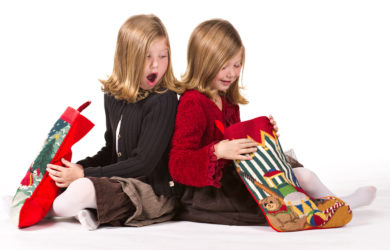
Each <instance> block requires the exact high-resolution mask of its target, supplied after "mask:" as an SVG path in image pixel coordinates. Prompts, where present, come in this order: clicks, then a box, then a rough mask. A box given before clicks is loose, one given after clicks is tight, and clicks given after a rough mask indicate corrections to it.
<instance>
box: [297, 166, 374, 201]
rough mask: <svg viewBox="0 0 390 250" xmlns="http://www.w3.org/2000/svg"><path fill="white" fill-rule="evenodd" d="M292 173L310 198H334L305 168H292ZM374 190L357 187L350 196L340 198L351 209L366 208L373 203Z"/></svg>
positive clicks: (372, 187) (314, 175) (366, 187)
mask: <svg viewBox="0 0 390 250" xmlns="http://www.w3.org/2000/svg"><path fill="white" fill-rule="evenodd" d="M293 172H294V174H295V176H296V177H297V179H298V182H299V184H300V185H301V187H302V189H303V190H305V192H306V193H307V194H308V195H309V196H311V197H312V198H321V197H324V196H335V195H334V194H333V193H332V191H330V190H329V189H328V188H327V187H326V186H325V185H324V184H323V183H322V182H321V180H320V179H319V178H318V176H317V175H316V174H315V173H314V172H312V171H310V170H309V169H307V168H294V169H293ZM375 195H376V188H375V187H374V186H363V187H359V188H358V189H356V190H355V192H353V193H352V194H350V195H348V196H344V197H340V199H342V200H343V201H345V202H346V203H347V204H348V205H349V206H350V207H351V208H352V209H354V208H358V207H362V206H367V205H369V204H371V202H373V201H374V199H375Z"/></svg>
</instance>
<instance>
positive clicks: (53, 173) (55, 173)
mask: <svg viewBox="0 0 390 250" xmlns="http://www.w3.org/2000/svg"><path fill="white" fill-rule="evenodd" d="M46 171H47V172H49V174H51V175H53V176H56V177H61V172H60V171H57V170H55V169H51V168H47V169H46Z"/></svg>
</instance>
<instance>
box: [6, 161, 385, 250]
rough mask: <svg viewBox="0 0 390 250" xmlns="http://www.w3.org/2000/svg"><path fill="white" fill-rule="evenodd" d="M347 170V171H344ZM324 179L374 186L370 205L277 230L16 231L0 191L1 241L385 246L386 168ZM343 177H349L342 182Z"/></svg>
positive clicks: (74, 245)
mask: <svg viewBox="0 0 390 250" xmlns="http://www.w3.org/2000/svg"><path fill="white" fill-rule="evenodd" d="M345 171H347V170H345ZM354 172H356V173H357V174H359V173H364V175H363V174H361V176H357V175H354V176H349V177H347V178H344V177H343V176H345V175H347V173H342V172H341V173H340V175H338V176H337V177H334V176H333V177H330V176H326V175H324V174H323V173H321V175H322V177H323V179H324V180H325V181H326V182H327V184H328V185H329V186H330V187H332V189H333V190H334V191H337V192H339V193H340V194H342V195H343V194H347V193H348V192H352V190H353V188H354V187H357V186H360V185H366V184H374V185H375V186H376V187H377V188H378V193H377V198H376V200H375V201H374V203H373V204H371V205H370V206H368V207H363V208H360V209H357V210H354V211H353V213H354V214H353V219H352V221H351V222H350V223H349V224H348V225H347V226H345V227H343V228H338V229H327V230H310V231H303V232H294V233H277V232H275V231H274V230H272V229H271V228H270V227H266V226H250V227H249V226H246V227H242V226H224V225H212V224H202V223H192V222H168V223H162V224H157V225H152V226H147V227H143V228H107V227H106V228H99V229H98V230H96V231H86V230H85V229H83V228H82V227H81V226H80V224H78V223H77V222H76V221H75V220H73V219H66V220H45V221H42V222H40V223H39V224H37V225H35V226H32V227H30V228H27V229H23V230H20V229H17V228H16V227H15V225H13V224H12V223H11V221H10V220H9V218H8V215H7V202H8V201H9V198H10V196H11V194H3V193H1V198H2V199H1V202H2V210H1V214H0V239H1V240H0V242H1V244H2V245H6V246H8V247H7V249H56V250H60V249H170V250H174V249H178V250H179V249H180V250H183V249H194V250H195V249H196V250H198V249H213V250H214V249H272V250H276V249H310V248H314V249H354V250H358V249H389V246H388V245H387V242H388V239H387V235H388V232H387V229H388V227H387V226H386V225H388V224H389V222H390V213H389V212H390V201H389V198H390V184H389V181H388V173H389V170H388V169H387V168H385V166H371V169H370V171H369V173H367V171H354ZM345 179H347V180H348V179H351V180H348V181H347V182H346V180H345Z"/></svg>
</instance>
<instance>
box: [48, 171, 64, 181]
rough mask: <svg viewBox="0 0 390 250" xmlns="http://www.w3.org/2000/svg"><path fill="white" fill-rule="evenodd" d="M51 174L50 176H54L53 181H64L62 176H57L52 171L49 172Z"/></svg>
mask: <svg viewBox="0 0 390 250" xmlns="http://www.w3.org/2000/svg"><path fill="white" fill-rule="evenodd" d="M49 176H50V178H52V179H53V181H55V182H62V178H60V177H58V176H55V175H53V174H51V173H50V172H49Z"/></svg>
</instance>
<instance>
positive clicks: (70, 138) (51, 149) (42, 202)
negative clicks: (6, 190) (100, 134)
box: [11, 102, 94, 228]
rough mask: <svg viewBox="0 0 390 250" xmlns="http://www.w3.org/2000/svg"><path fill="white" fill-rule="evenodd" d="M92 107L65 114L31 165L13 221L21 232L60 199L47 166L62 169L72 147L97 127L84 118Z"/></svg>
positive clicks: (16, 201) (14, 206)
mask: <svg viewBox="0 0 390 250" xmlns="http://www.w3.org/2000/svg"><path fill="white" fill-rule="evenodd" d="M90 103H91V102H86V103H84V104H83V105H81V106H80V107H79V108H78V109H77V110H75V109H73V108H71V107H68V108H67V109H66V110H65V112H64V113H63V114H62V116H61V117H60V119H59V120H57V122H56V123H55V124H54V126H53V128H52V129H51V130H50V132H49V135H48V137H47V139H46V141H45V143H44V145H43V148H42V150H41V152H40V153H39V155H38V156H37V158H36V159H35V160H34V162H33V163H32V164H31V165H30V167H29V169H28V171H27V174H26V176H25V177H24V178H23V180H22V182H21V183H20V186H19V188H18V190H17V191H16V194H15V196H14V198H13V201H12V205H11V218H12V220H13V221H14V222H15V224H17V225H18V227H19V228H23V227H28V226H31V225H33V224H35V223H37V222H39V221H40V220H41V219H42V218H43V217H44V216H45V215H46V214H47V212H48V211H49V209H50V207H51V205H52V203H53V201H54V199H55V198H56V197H57V193H58V189H59V188H58V187H57V186H56V184H55V182H54V181H53V180H52V179H51V178H50V176H49V175H48V173H46V165H47V164H49V163H51V164H55V165H62V163H61V159H62V158H64V159H66V160H68V161H70V160H71V158H72V151H71V147H72V145H73V144H75V143H76V142H77V141H79V140H80V139H81V138H82V137H84V136H85V135H86V134H87V133H88V132H89V131H90V130H91V129H92V127H93V126H94V125H93V123H91V122H90V121H89V120H88V119H87V118H85V117H84V116H82V115H81V114H80V112H81V111H82V110H83V109H85V108H86V107H87V106H88V105H89V104H90Z"/></svg>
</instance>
